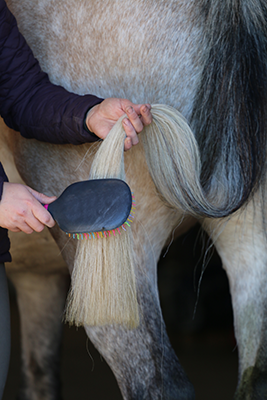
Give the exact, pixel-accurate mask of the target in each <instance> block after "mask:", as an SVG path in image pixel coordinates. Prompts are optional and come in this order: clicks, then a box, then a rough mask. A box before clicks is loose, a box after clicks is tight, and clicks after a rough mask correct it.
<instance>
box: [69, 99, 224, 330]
mask: <svg viewBox="0 0 267 400" xmlns="http://www.w3.org/2000/svg"><path fill="white" fill-rule="evenodd" d="M152 115H153V122H152V123H151V124H150V125H149V126H147V127H145V129H144V130H143V132H142V140H143V143H144V148H145V152H146V159H147V163H148V167H149V170H150V174H151V176H152V179H153V181H154V183H155V185H156V187H157V189H158V191H159V193H160V195H161V197H162V198H163V199H164V200H165V201H166V202H167V203H168V204H169V205H171V206H172V207H174V208H178V209H180V210H181V208H182V209H183V210H184V211H186V212H190V213H191V214H195V215H206V214H208V215H210V213H214V212H215V213H216V212H218V209H217V208H216V207H215V208H214V206H213V205H212V204H211V203H210V202H209V201H208V200H207V198H206V196H205V195H204V193H203V190H202V187H201V184H200V170H201V162H200V156H199V150H198V145H197V142H196V139H195V137H194V134H193V133H192V131H191V129H190V127H189V126H188V124H187V122H186V120H185V118H184V117H183V116H182V115H181V114H180V113H179V112H178V111H177V110H175V109H174V108H172V107H169V106H166V105H153V106H152ZM123 118H125V115H124V116H123V117H121V118H120V119H119V120H118V122H117V123H116V124H115V125H114V127H113V128H112V130H111V131H110V133H109V134H108V136H107V138H106V139H105V140H104V141H103V142H102V144H101V146H100V147H99V150H98V151H97V154H96V156H95V158H94V161H93V164H92V167H91V172H90V179H103V178H119V179H123V180H125V179H126V177H125V170H124V150H123V148H124V140H125V132H124V130H123V127H122V119H123ZM71 280H72V285H71V290H70V293H69V296H68V299H67V308H66V320H67V321H68V322H70V323H71V324H76V325H77V326H79V325H91V326H94V325H105V324H113V323H114V324H115V323H116V324H121V325H124V326H125V327H127V328H134V327H137V326H138V324H139V312H138V302H137V294H136V282H135V274H134V261H133V237H132V232H131V228H127V232H124V231H123V232H122V234H121V235H119V234H116V236H111V237H106V238H103V239H94V240H79V243H78V247H77V251H76V256H75V261H74V269H73V273H72V277H71Z"/></svg>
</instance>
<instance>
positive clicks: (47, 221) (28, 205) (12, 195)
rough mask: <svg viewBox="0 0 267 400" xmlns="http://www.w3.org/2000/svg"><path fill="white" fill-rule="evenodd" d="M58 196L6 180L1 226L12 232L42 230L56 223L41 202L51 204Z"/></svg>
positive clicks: (0, 209) (0, 213) (0, 215)
mask: <svg viewBox="0 0 267 400" xmlns="http://www.w3.org/2000/svg"><path fill="white" fill-rule="evenodd" d="M55 200H56V197H55V196H53V197H48V196H45V195H44V194H42V193H39V192H36V191H35V190H33V189H31V188H29V187H28V186H25V185H21V184H19V183H9V182H5V183H4V185H3V194H2V199H1V201H0V226H1V227H2V228H7V229H9V230H10V231H12V232H20V231H23V232H25V233H32V232H33V231H36V232H41V231H42V230H43V229H44V226H45V225H47V226H48V227H49V228H52V226H54V225H55V221H54V220H53V218H52V216H51V214H50V213H49V212H48V211H47V210H46V209H45V207H44V206H43V205H42V204H41V203H43V204H50V203H52V202H53V201H55Z"/></svg>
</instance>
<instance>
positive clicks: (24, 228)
mask: <svg viewBox="0 0 267 400" xmlns="http://www.w3.org/2000/svg"><path fill="white" fill-rule="evenodd" d="M17 229H18V228H17ZM10 230H12V232H24V233H27V235H30V234H31V233H33V231H34V229H32V228H31V227H30V226H29V225H28V224H26V222H24V223H22V224H21V225H20V228H19V229H18V230H13V229H10Z"/></svg>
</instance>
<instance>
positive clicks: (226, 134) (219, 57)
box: [190, 0, 267, 216]
mask: <svg viewBox="0 0 267 400" xmlns="http://www.w3.org/2000/svg"><path fill="white" fill-rule="evenodd" d="M202 17H203V18H204V21H205V28H204V30H205V40H204V41H205V42H206V44H207V47H205V45H204V44H203V60H202V65H203V69H202V76H201V80H200V87H199V90H198V92H197V96H196V98H195V102H194V109H193V114H192V120H191V121H190V125H191V127H192V129H193V131H194V132H195V135H196V138H197V141H198V144H199V149H200V157H201V184H202V187H203V188H204V191H205V193H206V194H207V195H208V197H210V196H212V197H214V196H217V194H218V193H220V192H221V189H222V190H223V192H224V200H223V203H222V206H223V208H224V214H225V215H227V214H230V213H231V212H233V211H235V210H236V209H238V208H239V207H241V206H242V205H243V204H244V203H245V202H246V201H247V200H248V199H249V197H250V195H251V193H253V192H255V190H256V189H257V188H258V187H259V184H260V183H262V182H263V178H264V174H265V165H266V120H267V115H266V107H267V23H266V22H267V3H266V1H265V0H225V1H223V0H220V1H218V0H204V1H202ZM219 197H220V196H219ZM218 205H220V204H219V203H218ZM220 208H221V206H220ZM211 216H214V214H212V213H211Z"/></svg>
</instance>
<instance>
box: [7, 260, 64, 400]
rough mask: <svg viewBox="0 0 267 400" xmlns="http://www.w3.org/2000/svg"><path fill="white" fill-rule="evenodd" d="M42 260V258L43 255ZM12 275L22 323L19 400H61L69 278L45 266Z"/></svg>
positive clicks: (60, 270) (59, 271) (16, 271)
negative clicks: (65, 312) (62, 351)
mask: <svg viewBox="0 0 267 400" xmlns="http://www.w3.org/2000/svg"><path fill="white" fill-rule="evenodd" d="M40 257H41V255H40ZM41 267H42V268H40V269H38V270H34V271H27V268H26V269H25V270H23V271H22V270H20V269H18V270H15V271H13V272H12V269H11V273H10V274H9V276H10V278H11V280H12V282H13V283H14V285H15V288H16V291H17V298H18V306H19V312H20V321H21V346H22V387H21V390H20V394H19V397H18V398H19V400H41V399H42V400H60V399H61V393H60V391H61V388H60V379H59V373H60V371H59V363H60V361H59V360H60V358H59V357H60V343H61V331H62V323H61V321H62V314H63V309H64V304H65V298H66V293H67V290H68V286H69V276H68V273H67V269H66V273H65V270H64V269H57V270H53V268H51V265H50V266H49V265H47V266H45V265H42V266H41Z"/></svg>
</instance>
